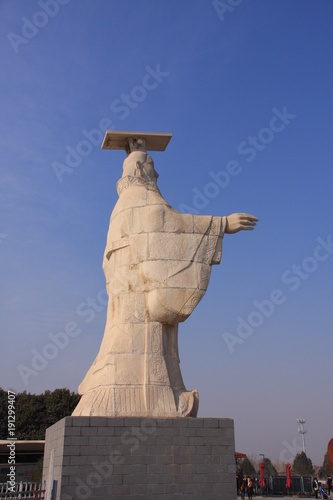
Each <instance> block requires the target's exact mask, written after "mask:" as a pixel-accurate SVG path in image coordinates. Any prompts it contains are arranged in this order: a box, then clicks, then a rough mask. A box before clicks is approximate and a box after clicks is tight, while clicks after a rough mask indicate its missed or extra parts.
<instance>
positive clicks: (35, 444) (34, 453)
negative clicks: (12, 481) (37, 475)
mask: <svg viewBox="0 0 333 500" xmlns="http://www.w3.org/2000/svg"><path fill="white" fill-rule="evenodd" d="M9 443H10V441H7V440H0V483H6V482H7V481H8V476H7V474H8V473H9V467H10V466H9V464H8V458H9V447H8V445H9ZM44 445H45V441H34V440H31V441H21V440H16V441H15V467H16V470H15V472H16V482H17V483H18V482H20V481H23V482H26V481H31V475H32V473H33V471H34V470H35V468H36V465H37V462H38V460H39V459H40V458H42V457H43V455H44Z"/></svg>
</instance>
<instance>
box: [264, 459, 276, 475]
mask: <svg viewBox="0 0 333 500" xmlns="http://www.w3.org/2000/svg"><path fill="white" fill-rule="evenodd" d="M263 463H264V467H265V468H264V474H265V476H277V475H278V471H277V470H276V468H275V467H274V465H273V464H272V462H271V461H270V459H269V458H264V459H263Z"/></svg>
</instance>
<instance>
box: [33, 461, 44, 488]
mask: <svg viewBox="0 0 333 500" xmlns="http://www.w3.org/2000/svg"><path fill="white" fill-rule="evenodd" d="M42 476H43V457H41V458H40V459H39V460H38V462H37V463H36V468H35V469H34V471H33V472H32V475H31V481H33V482H36V483H41V482H42Z"/></svg>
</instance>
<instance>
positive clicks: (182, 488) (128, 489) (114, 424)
mask: <svg viewBox="0 0 333 500" xmlns="http://www.w3.org/2000/svg"><path fill="white" fill-rule="evenodd" d="M234 443H235V441H234V422H233V420H231V419H227V418H221V419H219V418H216V419H215V418H166V419H161V418H159V419H148V418H104V417H65V418H64V419H62V420H60V421H59V422H57V423H56V424H54V425H53V426H52V427H49V428H48V429H47V431H46V442H45V453H44V469H43V480H46V478H47V477H48V474H49V472H50V471H49V468H50V464H51V463H52V460H51V456H52V455H53V454H54V460H53V481H54V483H53V484H54V487H55V490H56V491H54V496H52V499H54V500H82V499H88V498H89V499H90V500H106V499H109V498H111V499H113V500H118V499H119V500H120V499H123V498H127V497H129V498H132V499H134V498H138V499H139V498H144V499H156V498H164V499H170V500H171V499H176V498H184V499H186V498H188V499H198V500H203V499H219V500H235V499H236V497H237V495H236V467H235V456H234V454H235V444H234ZM52 450H54V452H52Z"/></svg>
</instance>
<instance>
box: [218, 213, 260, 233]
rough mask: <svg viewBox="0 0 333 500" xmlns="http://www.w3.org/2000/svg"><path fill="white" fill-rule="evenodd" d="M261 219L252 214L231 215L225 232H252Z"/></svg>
mask: <svg viewBox="0 0 333 500" xmlns="http://www.w3.org/2000/svg"><path fill="white" fill-rule="evenodd" d="M258 220H259V219H257V217H255V216H254V215H251V214H243V213H237V214H231V215H228V217H227V225H226V228H225V232H226V233H228V234H234V233H238V231H251V230H253V229H254V227H255V225H256V223H257V222H258Z"/></svg>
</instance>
